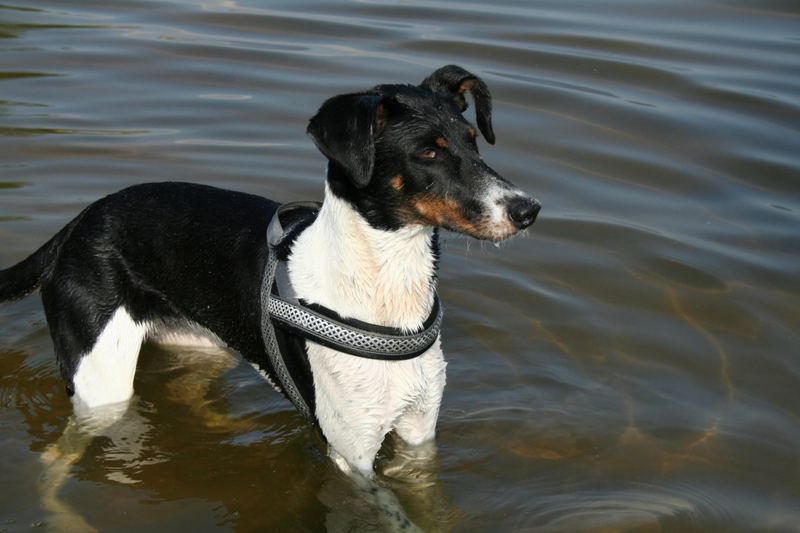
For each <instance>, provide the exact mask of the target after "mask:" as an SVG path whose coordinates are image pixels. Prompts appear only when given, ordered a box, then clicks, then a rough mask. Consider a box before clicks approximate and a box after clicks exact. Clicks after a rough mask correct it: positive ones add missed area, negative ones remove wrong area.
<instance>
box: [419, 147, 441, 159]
mask: <svg viewBox="0 0 800 533" xmlns="http://www.w3.org/2000/svg"><path fill="white" fill-rule="evenodd" d="M436 155H437V154H436V150H433V149H431V148H426V149H425V150H423V151H421V152H420V153H419V156H420V157H421V158H423V159H436Z"/></svg>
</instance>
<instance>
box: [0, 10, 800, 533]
mask: <svg viewBox="0 0 800 533" xmlns="http://www.w3.org/2000/svg"><path fill="white" fill-rule="evenodd" d="M0 36H2V37H3V39H2V42H0V154H2V156H1V157H0V265H4V266H7V265H10V264H12V263H14V262H15V261H18V260H20V259H22V258H24V257H25V256H26V255H27V254H28V253H30V252H31V251H33V250H34V249H35V248H37V247H38V246H39V245H40V244H41V243H43V242H44V241H45V240H46V239H47V238H48V237H49V236H51V235H52V234H53V233H55V232H56V231H57V230H58V229H59V228H60V227H61V226H62V225H63V224H64V223H66V222H67V221H68V220H70V219H71V218H72V217H73V216H74V215H75V214H76V213H78V212H79V211H80V210H81V209H82V208H83V207H84V206H85V205H86V204H88V203H89V202H91V201H93V200H95V199H97V198H99V197H101V196H103V195H105V194H107V193H110V192H112V191H115V190H117V189H120V188H122V187H124V186H126V185H129V184H133V183H138V182H142V181H154V180H165V179H180V180H190V181H195V182H200V183H208V184H213V185H219V186H224V187H228V188H231V189H237V190H243V191H247V192H252V193H257V194H262V195H266V196H270V197H273V198H276V199H280V200H285V201H289V200H298V199H320V198H321V193H322V173H323V166H324V164H323V159H322V156H321V155H320V154H319V153H318V152H317V151H316V150H315V148H314V147H313V146H312V143H311V142H310V140H309V139H308V138H307V137H306V136H305V134H304V130H305V124H306V121H307V119H308V118H309V116H310V115H311V114H312V113H313V112H314V110H316V108H317V107H318V106H319V104H320V103H321V102H322V101H323V100H324V99H325V98H327V97H328V96H331V95H333V94H337V93H341V92H348V91H354V90H360V89H363V88H367V87H370V86H372V85H374V84H376V83H386V82H419V81H421V80H422V79H423V78H424V77H425V76H427V75H428V74H429V73H430V72H431V71H433V70H434V69H435V68H438V67H440V66H442V65H444V64H448V63H456V64H460V65H462V66H464V67H465V68H467V69H468V70H471V71H473V72H476V73H478V74H479V75H481V76H482V77H483V79H484V80H485V81H486V82H487V84H488V85H489V87H490V89H491V90H492V92H493V94H494V97H495V101H494V109H495V115H494V123H495V131H496V133H497V137H498V142H497V145H496V146H494V147H490V146H483V147H482V152H483V154H484V156H485V158H486V159H487V161H488V162H489V163H490V164H491V165H492V166H493V167H494V168H496V169H497V170H498V171H500V172H501V173H503V174H504V175H505V176H507V177H509V178H510V179H512V180H513V181H514V182H515V183H516V184H517V185H519V186H520V187H522V188H524V189H526V190H528V191H530V192H531V193H532V194H534V195H536V196H537V197H538V198H540V199H541V201H542V203H543V205H544V208H543V211H542V214H541V216H540V219H539V221H538V222H537V223H536V224H535V225H534V226H533V228H532V229H531V230H530V231H529V234H528V236H527V237H525V238H518V239H516V240H513V241H511V242H509V243H507V244H504V245H503V246H502V247H500V249H499V250H496V249H495V248H493V247H491V246H485V245H481V244H479V243H476V242H469V241H467V240H465V239H462V238H459V237H455V236H449V237H447V238H446V240H445V245H444V257H443V261H442V268H441V275H440V278H441V283H440V296H441V297H442V300H443V301H444V302H445V305H446V308H447V313H446V315H445V324H444V347H445V351H446V354H447V357H448V360H449V368H448V386H447V389H446V393H445V398H444V404H443V408H442V413H441V417H440V420H439V436H438V451H439V453H438V457H437V459H436V462H435V464H433V465H429V466H428V467H427V470H426V471H425V472H422V473H421V475H422V477H423V479H422V480H421V481H418V482H416V483H414V482H411V481H410V480H408V479H406V480H400V481H398V480H394V479H390V478H388V477H386V476H383V477H381V479H380V482H381V483H382V484H383V485H384V486H387V487H389V488H391V490H392V491H393V492H394V493H395V494H396V495H397V497H398V498H399V499H400V501H401V502H402V504H403V505H404V507H405V509H406V511H407V513H408V515H409V517H411V518H412V520H414V521H415V522H416V523H417V524H419V525H420V526H422V527H423V528H425V529H428V530H434V529H440V530H453V529H454V530H458V531H500V530H503V531H508V530H515V531H525V530H532V529H542V530H552V531H576V530H602V531H609V530H611V531H617V530H637V531H658V530H665V531H690V530H697V531H708V530H728V531H729V530H756V529H758V530H769V531H790V530H794V531H797V530H800V460H799V459H798V454H797V450H798V447H800V358H799V357H798V355H799V354H798V344H799V343H800V335H798V331H800V305H799V304H800V285H799V284H798V281H797V280H798V264H799V263H798V260H799V259H800V254H798V251H799V250H800V179H798V178H800V174H799V173H798V169H800V141H799V139H800V136H799V135H798V133H800V131H798V130H800V99H799V98H798V95H799V94H800V61H798V57H800V9H798V6H797V4H796V3H795V2H791V1H780V0H773V1H770V0H768V1H763V2H755V1H744V0H740V1H737V0H732V1H728V2H718V3H717V2H674V1H666V0H662V1H656V0H653V1H647V2H638V1H635V0H618V1H609V2H596V1H582V2H581V1H573V2H555V1H550V2H537V3H535V4H534V3H529V2H524V1H522V0H519V1H516V2H515V1H511V0H500V1H498V2H492V3H490V4H484V3H469V2H445V1H401V0H386V1H382V0H376V1H361V2H355V1H354V2H341V3H332V2H322V1H318V2H288V1H287V2H283V3H279V2H269V3H267V2H263V3H259V2H257V1H256V0H247V1H245V2H233V1H223V2H213V1H212V2H207V3H200V2H188V1H186V2H180V1H174V2H168V1H159V0H154V1H150V2H131V1H115V2H80V3H77V2H70V1H57V0H45V1H41V2H40V1H37V2H23V1H22V0H17V1H16V2H14V0H12V4H8V5H4V6H2V7H0ZM469 113H470V112H468V114H469ZM195 355H197V354H192V353H175V352H168V351H164V350H162V349H159V348H158V347H155V346H148V347H146V348H145V350H144V352H143V356H142V358H141V360H140V372H139V374H138V375H137V381H136V397H135V398H134V400H133V402H132V406H131V409H130V410H129V411H128V413H127V414H126V415H125V417H124V419H123V421H122V422H121V423H120V424H119V425H118V426H115V428H114V429H113V431H111V432H110V433H109V434H108V435H107V436H105V437H101V438H97V439H94V440H92V441H88V442H84V441H81V442H80V443H78V445H77V446H78V448H79V449H81V450H83V453H82V454H81V455H80V457H79V458H77V459H76V460H75V461H74V464H72V463H70V462H69V461H68V462H67V463H66V464H62V467H63V468H62V472H61V474H62V478H63V479H62V486H60V488H59V489H58V491H57V492H56V493H53V492H52V491H51V492H48V491H47V490H46V488H43V487H46V486H47V480H48V479H50V477H48V476H53V475H56V474H58V472H56V473H55V474H54V470H53V469H54V467H53V466H52V465H51V466H50V467H46V466H45V462H46V461H47V460H48V457H50V456H49V455H48V450H52V445H53V444H54V443H56V442H58V441H59V439H60V438H61V439H64V438H65V437H62V435H69V431H68V426H69V424H71V422H70V419H69V416H70V414H71V405H70V403H69V401H68V399H67V398H66V396H65V394H64V392H63V384H62V382H61V381H60V379H59V378H58V377H57V371H56V367H55V364H54V361H53V356H52V347H51V344H50V340H49V335H48V332H47V327H46V324H45V322H44V317H43V313H42V310H41V305H40V303H39V301H38V298H36V297H30V298H27V299H25V300H23V301H20V302H16V303H13V304H5V305H2V306H0V405H2V408H1V409H0V447H1V449H0V472H2V483H1V484H0V486H2V488H0V495H1V496H2V497H0V520H1V521H0V528H5V529H8V530H11V531H16V530H27V529H29V528H30V527H31V526H32V525H33V526H42V527H49V528H51V529H61V528H67V527H72V528H74V529H78V530H83V529H85V528H86V527H94V528H96V529H98V530H102V531H105V530H124V531H127V530H130V531H134V530H136V531H139V530H141V529H142V528H148V529H159V530H164V531H176V530H188V529H189V528H193V529H195V530H203V531H205V530H216V529H219V530H239V531H250V530H255V529H260V528H264V529H266V528H270V529H272V530H306V531H308V530H321V529H324V528H328V529H330V530H333V531H336V530H345V529H350V530H362V529H369V528H373V529H375V528H379V527H380V526H379V524H377V523H376V522H375V521H376V518H375V514H376V513H375V510H374V509H371V508H370V507H369V506H368V505H366V504H365V503H364V502H363V501H362V500H361V499H360V498H359V497H358V496H357V495H356V493H355V490H354V488H353V486H352V484H350V483H349V482H348V480H347V479H346V478H344V477H343V476H341V475H340V474H338V473H337V472H336V470H335V469H334V467H333V466H331V464H330V463H329V461H328V460H327V459H326V458H325V456H324V450H323V448H322V447H321V446H320V443H319V441H318V440H317V438H316V436H315V435H314V433H313V432H312V431H311V430H309V428H308V427H307V426H305V425H304V424H303V423H302V421H301V419H300V417H299V416H298V415H297V414H296V413H295V412H294V411H293V410H292V409H291V408H290V406H289V405H288V404H287V402H285V401H283V400H282V399H281V398H280V397H278V396H277V395H276V394H275V393H273V392H272V391H271V389H270V388H269V387H267V386H266V385H265V384H264V383H263V382H262V381H261V379H260V378H259V377H258V376H257V375H256V374H255V373H254V372H253V371H252V370H251V369H250V367H249V366H247V365H244V364H236V363H235V362H233V363H228V362H226V361H224V360H219V361H218V363H217V364H215V365H209V364H208V363H207V362H203V363H198V362H197V359H196V358H195V357H193V356H195ZM395 453H397V452H396V451H395V448H394V447H393V446H391V445H390V443H387V445H386V446H385V447H384V449H383V450H382V452H381V455H380V458H379V467H385V466H386V465H387V464H389V463H391V461H392V457H393V455H394V454H395ZM56 465H58V463H56Z"/></svg>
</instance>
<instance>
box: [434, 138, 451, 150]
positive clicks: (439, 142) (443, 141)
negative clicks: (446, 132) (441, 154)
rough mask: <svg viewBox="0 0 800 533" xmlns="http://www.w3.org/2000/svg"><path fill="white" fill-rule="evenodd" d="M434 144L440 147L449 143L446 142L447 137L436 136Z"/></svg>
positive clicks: (445, 146) (444, 146)
mask: <svg viewBox="0 0 800 533" xmlns="http://www.w3.org/2000/svg"><path fill="white" fill-rule="evenodd" d="M436 146H438V147H440V148H447V147H448V146H449V144H448V143H447V139H445V138H444V137H436Z"/></svg>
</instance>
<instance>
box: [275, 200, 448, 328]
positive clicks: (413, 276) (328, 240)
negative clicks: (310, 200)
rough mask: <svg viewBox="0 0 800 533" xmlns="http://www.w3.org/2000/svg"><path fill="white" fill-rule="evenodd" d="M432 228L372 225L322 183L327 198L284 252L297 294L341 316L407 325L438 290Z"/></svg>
mask: <svg viewBox="0 0 800 533" xmlns="http://www.w3.org/2000/svg"><path fill="white" fill-rule="evenodd" d="M434 238H435V236H434V230H433V229H432V228H430V227H423V226H412V227H405V228H401V229H399V230H396V231H385V230H380V229H376V228H374V227H372V226H370V225H369V224H368V223H367V221H366V220H364V217H362V216H361V215H360V214H359V213H358V212H357V211H356V210H355V209H354V208H353V206H352V205H351V204H350V203H349V202H347V201H345V200H343V199H341V198H340V197H338V196H336V194H334V193H333V192H331V190H330V188H329V187H328V186H327V185H326V187H325V201H324V202H323V204H322V208H321V209H320V212H319V215H318V216H317V219H316V220H315V221H314V223H313V224H311V226H309V227H308V229H306V230H305V231H303V233H301V234H300V235H299V236H298V237H297V240H296V241H295V244H294V246H293V247H292V253H291V255H290V257H289V265H288V268H289V276H290V279H291V282H292V285H293V286H294V289H295V291H296V292H297V294H298V296H299V297H300V298H303V299H304V300H306V301H308V302H311V303H317V304H320V305H324V306H325V307H329V308H331V309H333V310H334V311H336V312H337V313H339V314H340V315H342V316H344V317H349V318H355V319H358V320H362V321H364V322H369V323H373V324H378V325H382V326H393V327H398V328H402V329H404V330H407V331H412V330H416V329H418V328H420V327H421V326H422V324H423V323H424V322H425V319H427V318H428V315H429V314H430V311H431V307H432V306H433V298H434V294H435V290H436V256H435V252H434V249H433V246H434V243H433V240H434Z"/></svg>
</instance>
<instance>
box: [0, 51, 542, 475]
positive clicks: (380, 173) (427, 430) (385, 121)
mask: <svg viewBox="0 0 800 533" xmlns="http://www.w3.org/2000/svg"><path fill="white" fill-rule="evenodd" d="M465 93H470V94H471V96H472V98H473V100H474V103H475V109H476V117H477V129H476V128H475V127H474V126H472V125H471V124H470V122H468V121H467V120H466V119H465V118H464V116H463V115H462V113H463V112H464V111H465V109H466V108H467V102H466V99H465ZM307 132H308V134H310V136H311V137H312V139H313V140H314V142H315V144H316V146H317V147H318V148H319V150H320V151H321V152H322V153H323V154H324V155H325V157H326V158H327V159H328V167H327V179H326V186H325V196H324V201H323V203H322V205H321V208H320V209H319V212H318V213H316V216H315V218H314V219H313V221H311V222H309V223H308V224H307V225H306V226H305V227H302V228H300V229H299V230H297V231H296V234H295V235H294V236H293V239H292V240H291V243H290V244H289V245H287V247H286V250H284V259H285V261H286V270H287V272H288V276H289V280H290V282H291V285H292V286H293V289H294V291H295V292H296V294H297V295H298V297H299V299H301V300H302V301H304V302H307V303H308V304H309V305H318V306H322V307H324V308H328V309H330V310H333V311H335V313H337V314H338V315H339V316H340V317H343V318H345V319H352V320H356V321H359V322H360V323H366V324H371V325H375V326H379V327H389V328H395V329H397V330H399V331H401V332H404V333H409V332H414V331H418V330H420V329H421V328H422V327H423V326H424V323H425V322H426V319H428V318H429V316H430V315H431V310H432V308H433V306H434V304H435V302H436V296H435V295H436V290H435V287H436V271H437V260H438V255H439V249H438V235H439V231H440V230H441V229H445V230H450V231H454V232H458V233H462V234H466V235H468V236H471V237H474V238H476V239H482V240H490V241H501V240H504V239H507V238H509V237H511V236H512V235H515V234H516V233H518V232H520V231H521V230H524V229H526V228H527V227H529V226H530V225H531V224H533V222H534V220H535V219H536V217H537V214H538V212H539V210H540V204H539V202H538V201H537V200H535V199H534V198H532V197H530V196H528V195H527V194H525V193H523V192H522V191H521V190H519V189H518V188H516V187H515V186H514V185H512V184H511V183H510V182H509V181H507V180H506V179H504V178H503V177H501V176H500V175H499V174H498V173H497V172H495V171H494V170H492V169H491V168H490V167H489V166H488V165H487V164H486V163H485V162H484V161H483V159H482V157H481V156H480V154H479V152H478V143H477V141H478V137H479V133H478V132H480V134H482V136H483V138H484V139H485V140H486V141H487V142H489V143H490V144H494V142H495V135H494V131H493V128H492V120H491V95H490V92H489V90H488V88H487V87H486V84H485V83H484V82H483V81H482V80H481V79H480V78H479V77H478V76H475V75H474V74H471V73H469V72H468V71H466V70H464V69H463V68H461V67H458V66H455V65H448V66H445V67H442V68H440V69H438V70H436V71H435V72H433V74H431V75H430V76H429V77H427V78H426V79H425V80H424V81H423V82H422V83H421V84H420V85H402V84H393V85H378V86H375V87H374V88H372V89H370V90H367V91H363V92H358V93H352V94H344V95H339V96H334V97H332V98H330V99H328V100H327V101H325V102H324V103H323V105H322V106H321V108H320V109H319V111H318V112H317V113H316V115H315V116H314V117H313V118H311V119H310V121H309V125H308V129H307ZM279 205H280V204H278V203H277V202H275V201H273V200H268V199H265V198H261V197H258V196H253V195H248V194H244V193H239V192H233V191H227V190H222V189H218V188H214V187H209V186H202V185H195V184H189V183H178V182H165V183H150V184H143V185H136V186H132V187H129V188H127V189H124V190H122V191H119V192H117V193H115V194H111V195H110V196H107V197H105V198H102V199H100V200H97V201H96V202H94V203H92V204H91V205H89V206H88V207H87V208H86V209H84V211H83V212H81V213H80V214H79V215H78V216H77V217H76V218H75V219H74V220H72V221H71V222H70V223H69V224H67V225H66V226H65V227H64V228H63V229H62V230H61V231H59V232H58V233H57V234H56V235H55V236H54V237H53V238H52V239H50V240H49V241H48V242H47V243H46V244H44V245H43V246H42V247H41V248H40V249H39V250H37V251H36V252H35V253H33V254H32V255H31V256H30V257H28V258H27V259H25V260H23V261H22V262H20V263H18V264H16V265H15V266H12V267H10V268H8V269H6V270H3V271H0V300H12V299H17V298H21V297H23V296H25V295H27V294H29V293H30V292H32V291H34V290H35V289H36V288H39V289H40V291H41V297H42V301H43V305H44V311H45V315H46V318H47V323H48V325H49V328H50V333H51V336H52V340H53V344H54V349H55V355H56V358H57V360H58V366H59V371H60V373H61V376H62V377H63V379H64V380H65V382H66V389H67V392H68V394H69V395H70V396H71V397H72V401H73V404H74V406H75V410H76V412H77V411H83V412H91V411H92V410H95V409H99V408H102V407H104V406H109V405H124V403H125V402H126V401H127V400H129V398H130V397H131V396H132V394H133V380H134V374H135V371H136V363H137V357H138V354H139V350H140V347H141V345H142V343H143V341H145V340H147V339H150V340H154V341H156V342H158V341H159V339H172V340H174V339H175V338H176V337H178V336H180V335H182V334H185V335H184V337H183V338H185V339H189V340H190V341H191V340H192V339H197V338H202V339H204V340H206V341H208V342H212V343H214V344H216V345H219V346H225V347H228V348H230V349H233V350H234V351H236V352H238V353H239V354H241V356H242V357H243V358H244V359H245V360H247V361H248V362H250V363H251V364H252V365H253V366H255V367H256V368H257V369H258V370H259V371H260V372H261V373H262V374H263V375H264V376H265V377H266V378H267V379H268V380H269V381H270V382H271V383H273V384H274V383H276V379H277V376H276V375H275V368H274V365H271V364H270V361H269V359H268V357H267V355H266V354H265V342H264V338H263V335H262V329H261V327H262V325H261V322H262V319H263V318H264V313H265V311H264V309H263V308H262V305H261V304H262V302H261V300H260V298H259V294H260V287H261V284H262V279H263V274H264V271H265V266H266V264H267V261H268V255H269V253H268V246H267V231H266V230H267V226H268V224H269V223H270V221H271V220H272V218H273V216H274V215H275V213H276V210H277V209H278V207H279ZM295 341H296V339H295ZM300 342H301V347H302V350H303V353H304V354H305V356H306V357H307V363H305V364H306V366H307V368H306V371H307V372H308V375H309V376H310V380H309V383H308V384H307V385H308V386H309V387H310V388H311V389H312V393H313V402H312V403H313V405H312V407H313V412H312V414H313V420H314V422H315V423H316V424H317V425H318V427H319V429H320V430H321V432H322V434H323V436H324V438H325V440H326V441H327V443H328V446H329V453H330V456H331V457H332V459H333V460H334V461H335V463H336V464H337V465H338V466H339V468H341V469H342V470H343V471H345V472H356V473H359V474H361V475H363V476H364V477H367V478H371V477H372V476H373V475H374V471H373V463H374V460H375V456H376V454H377V452H378V450H379V448H380V446H381V444H382V442H383V440H384V438H385V436H386V435H387V434H388V433H389V432H392V431H394V432H395V434H396V435H397V436H398V437H399V438H400V439H402V441H404V442H405V443H407V444H408V445H409V446H411V447H421V446H425V445H426V444H427V443H431V442H432V441H433V439H434V433H435V427H436V420H437V417H438V413H439V406H440V403H441V399H442V393H443V389H444V386H445V366H446V363H445V360H444V357H443V353H442V349H441V344H440V340H439V338H438V336H437V338H436V340H435V342H433V343H432V345H431V346H430V347H428V348H427V349H426V350H425V351H424V353H421V354H419V355H417V356H416V357H413V358H410V359H404V360H375V359H369V358H363V357H355V356H353V355H350V354H346V353H342V352H340V351H338V350H336V349H334V348H331V347H330V346H325V345H323V344H320V343H317V342H314V341H310V340H302V341H300ZM278 388H279V389H280V387H278Z"/></svg>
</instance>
